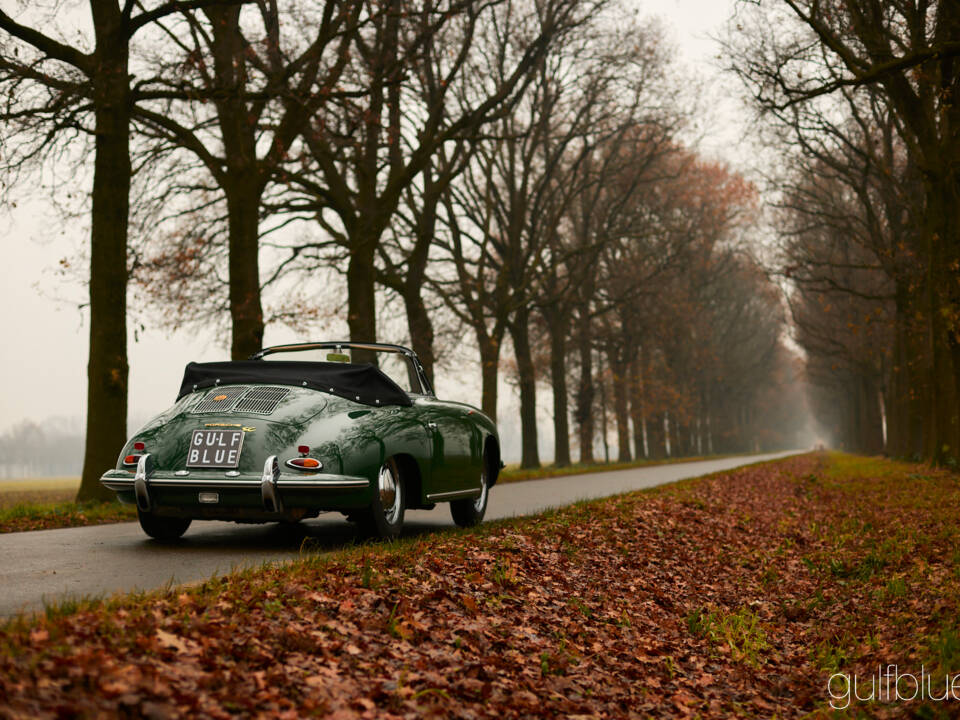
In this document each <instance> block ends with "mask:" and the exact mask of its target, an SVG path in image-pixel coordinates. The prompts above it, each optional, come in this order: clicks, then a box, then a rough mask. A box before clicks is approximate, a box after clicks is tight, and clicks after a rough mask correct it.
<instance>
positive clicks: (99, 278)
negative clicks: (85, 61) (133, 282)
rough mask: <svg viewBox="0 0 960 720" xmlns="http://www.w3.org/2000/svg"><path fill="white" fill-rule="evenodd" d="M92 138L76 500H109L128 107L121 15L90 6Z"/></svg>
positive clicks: (119, 431) (119, 394)
mask: <svg viewBox="0 0 960 720" xmlns="http://www.w3.org/2000/svg"><path fill="white" fill-rule="evenodd" d="M94 25H95V28H96V34H97V55H98V58H97V61H98V66H97V71H96V74H95V75H94V77H93V84H94V93H95V98H94V103H95V106H96V113H95V115H96V141H95V142H96V144H95V153H96V154H95V158H94V172H93V193H92V213H91V218H92V220H91V232H90V357H89V362H88V364H87V432H86V441H85V442H86V445H85V448H84V457H83V473H82V475H81V479H80V489H79V491H78V492H77V501H86V500H109V499H112V498H113V497H114V493H113V492H111V491H109V490H107V489H106V488H104V487H103V486H102V485H100V482H99V480H100V476H101V475H102V474H103V473H104V472H105V471H106V470H109V469H110V468H113V467H116V464H117V456H118V455H119V453H120V451H121V449H122V448H123V445H124V443H125V442H126V439H127V437H126V435H127V377H128V371H129V368H128V365H127V222H128V210H129V202H130V140H129V138H130V111H129V97H128V96H129V87H128V84H127V82H128V80H127V77H128V76H127V43H126V39H125V38H121V37H119V35H120V34H121V33H122V32H123V29H122V28H121V26H120V14H119V10H118V8H116V6H115V5H114V7H113V12H109V11H106V10H104V9H97V8H95V10H94Z"/></svg>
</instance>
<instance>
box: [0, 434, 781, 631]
mask: <svg viewBox="0 0 960 720" xmlns="http://www.w3.org/2000/svg"><path fill="white" fill-rule="evenodd" d="M791 454H794V453H792V452H785V453H776V454H770V455H752V456H746V457H736V458H726V459H723V460H707V461H702V462H691V463H676V464H672V465H657V466H653V467H646V468H634V469H630V470H618V471H615V472H603V473H593V474H588V475H571V476H569V477H561V478H549V479H545V480H531V481H527V482H520V483H508V484H506V485H498V486H496V487H495V488H494V489H493V490H492V491H491V493H490V500H489V505H488V507H487V515H486V517H487V519H490V520H494V519H498V518H505V517H511V516H514V515H529V514H532V513H536V512H538V511H540V510H544V509H547V508H550V507H559V506H561V505H568V504H570V503H573V502H576V501H577V500H583V499H586V498H596V497H604V496H607V495H615V494H617V493H622V492H627V491H630V490H639V489H641V488H646V487H652V486H654V485H662V484H664V483H669V482H674V481H676V480H682V479H684V478H689V477H696V476H698V475H705V474H707V473H712V472H716V471H718V470H727V469H730V468H734V467H738V466H740V465H745V464H749V463H754V462H761V461H764V460H772V459H774V458H779V457H785V456H787V455H791ZM452 524H453V523H452V521H451V519H450V512H449V510H448V508H447V506H446V505H438V506H437V508H436V509H435V510H431V511H426V510H417V511H411V512H408V513H407V515H406V520H405V523H404V527H405V531H404V534H406V535H415V534H418V533H425V532H431V531H435V530H438V529H442V528H447V527H451V526H452ZM354 539H355V535H354V531H353V526H352V525H351V524H350V523H348V522H346V520H345V519H344V518H343V516H342V515H341V514H340V513H329V514H325V515H321V516H320V517H319V518H316V519H313V520H308V521H305V522H303V523H300V524H299V525H296V526H293V527H283V526H279V525H276V524H271V525H238V524H235V523H228V522H214V521H205V522H194V524H193V525H192V526H191V527H190V529H189V530H188V531H187V533H186V535H184V539H183V541H182V542H181V543H179V544H177V545H173V546H163V545H160V544H157V543H155V542H153V541H151V540H150V539H148V538H147V536H146V535H144V534H143V532H142V531H141V530H140V526H139V525H138V524H137V523H120V524H117V525H99V526H95V527H82V528H67V529H63V530H39V531H35V532H24V533H9V534H0V616H11V615H15V614H17V613H20V612H28V613H29V612H33V611H37V610H42V609H43V607H44V604H45V603H49V602H56V601H60V600H63V599H65V598H69V597H75V598H78V597H86V596H99V595H109V594H112V593H115V592H124V591H132V590H149V589H153V588H157V587H161V586H163V585H166V584H167V583H170V584H175V585H176V584H183V583H189V582H194V581H198V580H204V579H206V578H208V577H210V576H212V575H217V574H223V573H227V572H229V571H230V570H233V569H235V568H242V567H250V566H256V565H261V564H263V563H266V562H273V561H282V560H289V559H292V558H296V557H297V556H298V555H299V554H300V552H301V547H310V549H311V550H313V551H316V550H318V549H319V550H324V549H330V550H333V549H336V548H338V547H341V546H343V545H345V544H349V543H351V542H352V541H353V540H354Z"/></svg>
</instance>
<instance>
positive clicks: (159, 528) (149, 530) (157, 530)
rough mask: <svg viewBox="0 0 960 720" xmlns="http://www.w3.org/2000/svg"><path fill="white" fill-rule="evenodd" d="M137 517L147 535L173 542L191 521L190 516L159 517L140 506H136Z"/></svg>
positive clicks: (162, 540)
mask: <svg viewBox="0 0 960 720" xmlns="http://www.w3.org/2000/svg"><path fill="white" fill-rule="evenodd" d="M137 519H138V520H139V521H140V527H142V528H143V531H144V532H145V533H146V534H147V535H149V536H150V537H152V538H153V539H154V540H160V541H161V542H173V541H174V540H176V539H177V538H179V537H180V536H181V535H183V534H184V533H185V532H186V531H187V528H188V527H190V522H191V520H190V518H178V517H161V516H159V515H154V514H153V513H151V512H144V511H143V510H141V509H140V508H137Z"/></svg>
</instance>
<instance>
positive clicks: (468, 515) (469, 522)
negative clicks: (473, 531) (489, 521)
mask: <svg viewBox="0 0 960 720" xmlns="http://www.w3.org/2000/svg"><path fill="white" fill-rule="evenodd" d="M480 484H481V488H482V489H481V491H480V497H478V498H467V499H466V500H452V501H451V502H450V515H451V516H453V521H454V522H455V523H456V524H457V525H458V526H459V527H462V528H468V527H473V526H474V525H479V524H480V523H481V522H483V516H484V514H485V513H486V512H487V501H488V500H489V499H490V484H489V483H488V482H487V464H486V463H484V464H483V469H482V470H481V471H480Z"/></svg>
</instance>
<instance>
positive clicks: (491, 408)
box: [475, 328, 501, 422]
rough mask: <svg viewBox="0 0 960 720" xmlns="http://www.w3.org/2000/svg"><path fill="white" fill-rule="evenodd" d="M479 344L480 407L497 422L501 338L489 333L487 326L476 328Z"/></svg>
mask: <svg viewBox="0 0 960 720" xmlns="http://www.w3.org/2000/svg"><path fill="white" fill-rule="evenodd" d="M475 330H476V334H477V345H479V346H480V373H481V381H482V386H481V387H482V390H481V393H482V396H481V402H480V409H481V410H483V414H484V415H486V416H487V417H489V418H490V419H491V420H493V421H494V422H496V420H497V381H498V379H499V377H500V345H501V339H500V338H499V337H496V336H491V335H488V334H487V332H486V328H483V329H482V330H481V329H480V328H475Z"/></svg>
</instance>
